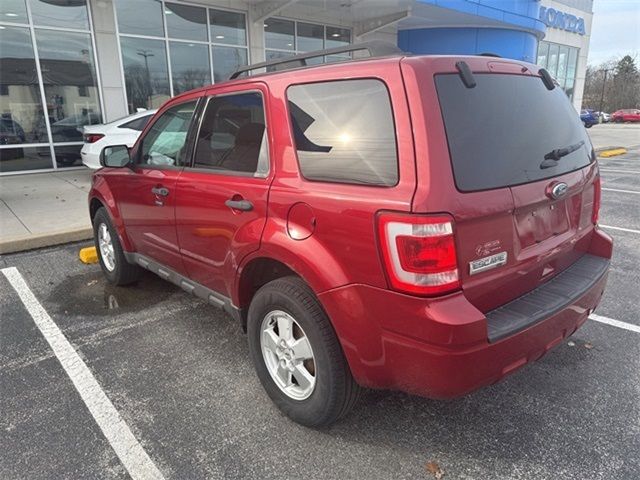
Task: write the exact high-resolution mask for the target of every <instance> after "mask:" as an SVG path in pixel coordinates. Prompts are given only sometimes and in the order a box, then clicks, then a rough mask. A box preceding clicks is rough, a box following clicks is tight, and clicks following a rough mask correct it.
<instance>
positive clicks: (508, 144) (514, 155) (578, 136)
mask: <svg viewBox="0 0 640 480" xmlns="http://www.w3.org/2000/svg"><path fill="white" fill-rule="evenodd" d="M475 79H476V82H477V85H476V87H475V88H466V87H465V86H464V84H463V83H462V80H461V79H460V76H459V75H457V74H446V75H436V87H437V90H438V97H439V99H440V107H441V109H442V115H443V118H444V124H445V128H446V131H447V141H448V143H449V151H450V153H451V161H452V164H453V171H454V175H455V181H456V185H457V187H458V188H459V189H460V190H462V191H475V190H487V189H491V188H500V187H506V186H510V185H518V184H522V183H528V182H533V181H536V180H542V179H545V178H550V177H554V176H557V175H561V174H563V173H567V172H571V171H573V170H576V169H579V168H582V167H584V166H586V165H588V164H589V162H590V158H591V157H590V155H591V143H590V141H589V138H588V136H587V133H586V131H585V129H584V127H583V126H582V123H581V122H580V118H579V116H578V113H577V112H576V111H575V110H574V109H573V106H572V105H571V103H570V102H569V99H568V98H567V96H566V95H565V94H564V93H563V91H562V89H560V88H554V89H553V90H551V91H549V90H547V89H546V88H545V86H544V84H543V83H542V80H541V79H540V78H539V77H525V76H522V75H498V74H476V75H475ZM581 142H583V143H581ZM566 147H575V150H574V151H572V152H571V153H569V154H567V155H565V156H562V157H561V158H560V159H559V160H558V161H557V162H553V161H551V162H549V161H547V162H546V164H545V166H546V168H541V166H542V162H543V161H544V160H545V155H548V154H550V153H551V152H552V151H553V150H555V149H562V148H566ZM549 165H551V166H549Z"/></svg>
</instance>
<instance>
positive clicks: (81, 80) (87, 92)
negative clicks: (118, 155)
mask: <svg viewBox="0 0 640 480" xmlns="http://www.w3.org/2000/svg"><path fill="white" fill-rule="evenodd" d="M36 42H37V47H38V55H39V57H40V67H41V69H42V80H43V82H44V92H45V97H46V101H47V111H48V115H49V123H50V124H51V136H52V137H53V141H54V142H75V141H82V127H83V126H84V125H91V124H94V123H101V122H102V118H101V115H100V102H99V100H98V85H97V81H96V73H95V66H94V58H93V50H92V47H91V39H90V37H89V34H87V33H71V32H61V31H53V30H39V29H36Z"/></svg>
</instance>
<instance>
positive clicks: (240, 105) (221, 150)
mask: <svg viewBox="0 0 640 480" xmlns="http://www.w3.org/2000/svg"><path fill="white" fill-rule="evenodd" d="M267 152H268V149H267V136H266V128H265V121H264V107H263V104H262V96H261V95H260V94H259V93H257V92H250V93H241V94H238V95H225V96H220V97H213V98H211V99H210V100H209V103H208V104H207V107H206V110H205V112H204V117H203V118H202V125H201V126H200V132H199V134H198V140H197V142H196V149H195V155H194V165H193V166H194V167H195V168H207V169H211V170H217V171H227V172H238V173H252V174H255V175H256V176H264V175H266V173H267V172H268V171H269V157H268V153H267Z"/></svg>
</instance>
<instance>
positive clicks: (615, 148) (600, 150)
mask: <svg viewBox="0 0 640 480" xmlns="http://www.w3.org/2000/svg"><path fill="white" fill-rule="evenodd" d="M619 148H625V147H620V146H612V147H598V148H595V149H594V150H595V151H596V153H598V154H599V153H601V152H606V151H607V150H617V149H619Z"/></svg>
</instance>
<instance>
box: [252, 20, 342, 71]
mask: <svg viewBox="0 0 640 480" xmlns="http://www.w3.org/2000/svg"><path fill="white" fill-rule="evenodd" d="M350 43H351V30H349V29H348V28H340V27H331V26H328V25H321V24H316V23H309V22H297V21H293V20H287V19H283V18H268V19H266V20H265V21H264V44H265V58H266V60H275V59H278V58H285V57H290V56H292V55H296V54H299V53H305V52H312V51H314V50H323V49H325V48H335V47H341V46H344V45H349V44H350ZM348 58H349V54H342V55H331V56H329V57H326V58H323V57H317V58H313V59H310V60H308V63H322V62H323V61H327V62H330V61H338V60H345V59H348Z"/></svg>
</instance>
